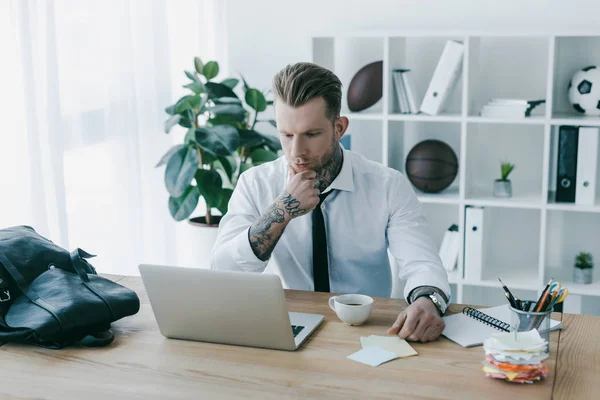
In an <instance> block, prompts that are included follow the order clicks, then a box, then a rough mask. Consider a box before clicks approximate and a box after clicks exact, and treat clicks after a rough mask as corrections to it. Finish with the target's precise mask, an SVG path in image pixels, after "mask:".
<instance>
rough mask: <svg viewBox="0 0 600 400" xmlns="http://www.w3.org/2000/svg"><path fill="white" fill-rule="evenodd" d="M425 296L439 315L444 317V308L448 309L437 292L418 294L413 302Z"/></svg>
mask: <svg viewBox="0 0 600 400" xmlns="http://www.w3.org/2000/svg"><path fill="white" fill-rule="evenodd" d="M425 296H427V297H428V298H429V299H430V300H431V301H432V302H433V304H434V305H435V307H436V308H437V309H438V311H439V313H440V315H444V313H445V312H446V308H448V304H447V303H446V301H445V300H444V298H443V297H442V296H441V295H440V294H439V293H437V292H434V291H427V292H422V293H419V294H418V295H417V297H416V298H415V299H414V300H413V302H414V301H415V300H417V299H418V298H419V297H425Z"/></svg>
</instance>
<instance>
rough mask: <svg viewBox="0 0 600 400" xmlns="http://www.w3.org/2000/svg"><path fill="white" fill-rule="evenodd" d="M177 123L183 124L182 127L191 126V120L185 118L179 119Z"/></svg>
mask: <svg viewBox="0 0 600 400" xmlns="http://www.w3.org/2000/svg"><path fill="white" fill-rule="evenodd" d="M179 125H181V126H183V127H184V128H191V127H192V121H190V120H189V119H187V118H181V119H180V120H179Z"/></svg>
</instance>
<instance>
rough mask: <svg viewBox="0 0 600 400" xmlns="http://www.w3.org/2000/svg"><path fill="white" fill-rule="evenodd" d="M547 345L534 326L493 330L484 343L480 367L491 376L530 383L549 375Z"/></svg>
mask: <svg viewBox="0 0 600 400" xmlns="http://www.w3.org/2000/svg"><path fill="white" fill-rule="evenodd" d="M547 346H548V342H547V341H546V340H545V339H543V338H542V337H541V336H540V334H539V333H538V331H537V330H535V329H533V330H531V331H528V332H516V333H515V332H503V333H498V334H495V335H493V336H492V337H490V338H489V339H486V340H485V341H484V343H483V348H484V350H485V361H484V365H483V371H484V372H485V375H486V376H488V377H490V378H496V379H505V380H508V381H510V382H518V383H533V382H534V381H537V380H540V379H542V378H545V377H546V376H548V371H549V368H548V367H547V366H545V365H544V360H545V359H547V358H548V353H547V351H546V350H547Z"/></svg>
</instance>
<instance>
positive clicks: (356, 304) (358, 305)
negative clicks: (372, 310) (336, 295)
mask: <svg viewBox="0 0 600 400" xmlns="http://www.w3.org/2000/svg"><path fill="white" fill-rule="evenodd" d="M346 305H347V306H362V304H355V303H353V304H346Z"/></svg>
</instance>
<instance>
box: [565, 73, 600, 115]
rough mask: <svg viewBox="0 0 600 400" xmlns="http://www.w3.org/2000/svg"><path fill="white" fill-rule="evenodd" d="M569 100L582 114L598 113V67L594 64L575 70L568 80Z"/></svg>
mask: <svg viewBox="0 0 600 400" xmlns="http://www.w3.org/2000/svg"><path fill="white" fill-rule="evenodd" d="M569 102H571V104H572V105H573V108H574V109H575V110H576V111H577V112H580V113H582V114H584V115H590V116H598V115H600V69H599V68H598V67H596V66H594V65H591V66H589V67H585V68H583V69H580V70H579V71H577V72H575V75H573V78H571V81H570V82H569Z"/></svg>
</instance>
